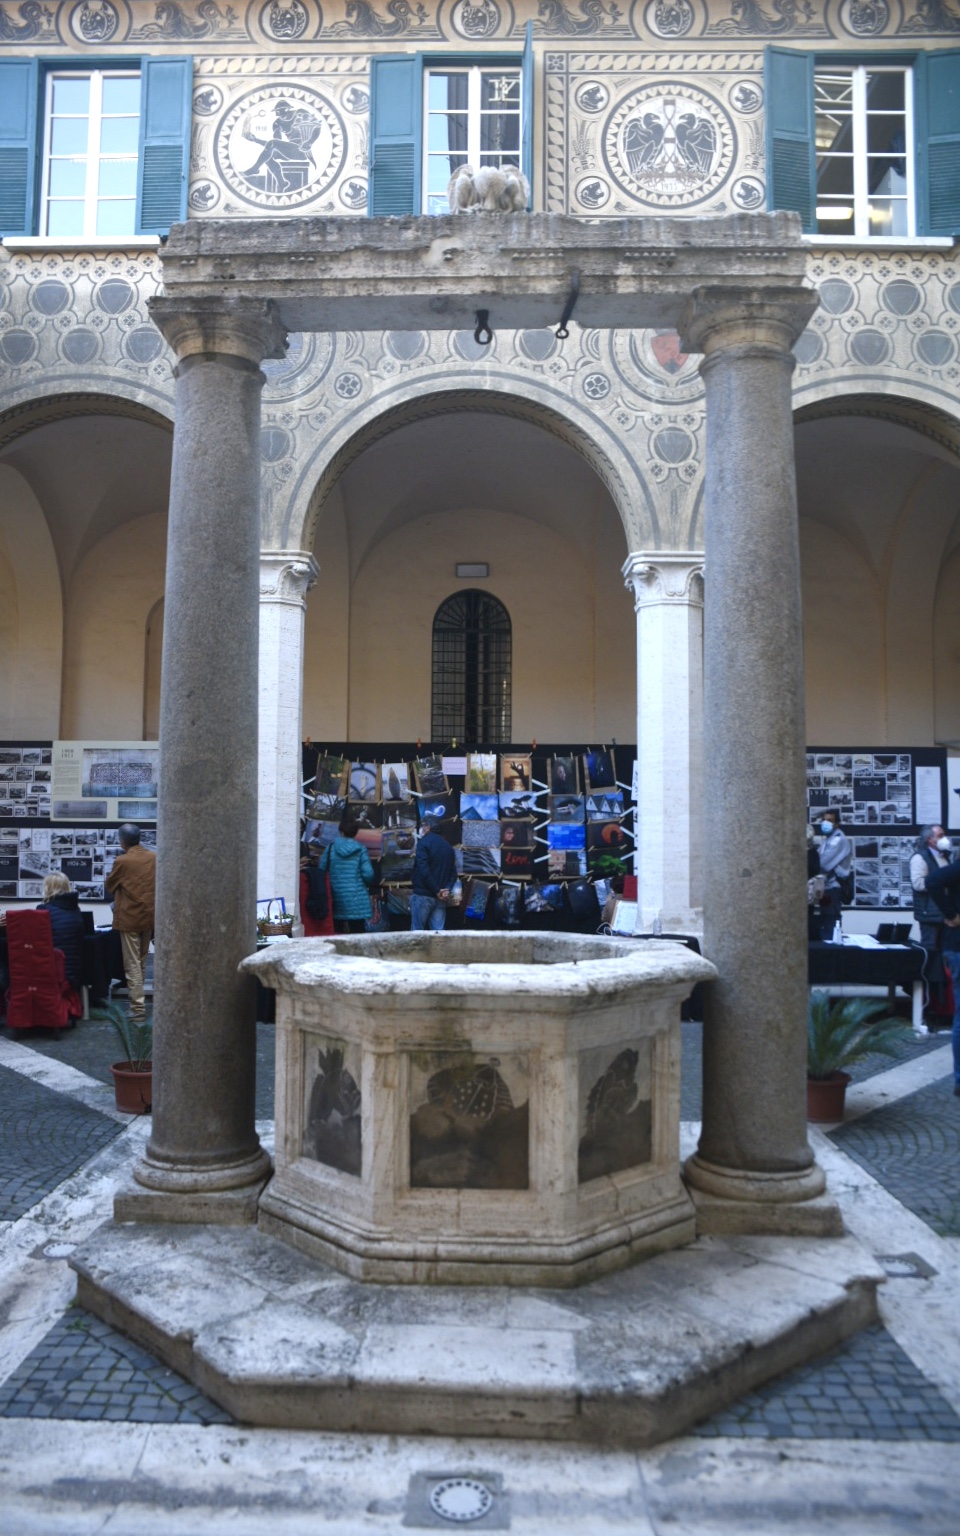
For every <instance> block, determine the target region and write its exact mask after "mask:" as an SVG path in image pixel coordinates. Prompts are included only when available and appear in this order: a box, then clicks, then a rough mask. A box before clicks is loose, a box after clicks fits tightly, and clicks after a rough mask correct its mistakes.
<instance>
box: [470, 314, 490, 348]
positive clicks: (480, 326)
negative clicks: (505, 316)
mask: <svg viewBox="0 0 960 1536" xmlns="http://www.w3.org/2000/svg"><path fill="white" fill-rule="evenodd" d="M473 339H474V341H475V342H476V343H477V346H478V347H489V345H490V343H491V341H492V340H493V332H492V331H491V329H490V311H489V309H478V310H477V328H476V330H475V331H474V333H473Z"/></svg>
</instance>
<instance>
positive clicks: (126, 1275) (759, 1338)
mask: <svg viewBox="0 0 960 1536" xmlns="http://www.w3.org/2000/svg"><path fill="white" fill-rule="evenodd" d="M71 1264H72V1266H73V1267H74V1268H75V1269H76V1271H77V1274H78V1299H79V1301H80V1302H81V1304H82V1305H83V1306H85V1307H88V1308H89V1309H90V1310H92V1311H95V1312H96V1313H97V1315H98V1316H100V1317H102V1318H103V1319H104V1320H106V1321H107V1322H110V1323H112V1324H113V1325H115V1326H117V1327H120V1328H122V1330H123V1331H124V1332H125V1333H128V1334H130V1335H131V1336H132V1337H133V1338H135V1339H136V1340H137V1341H138V1342H139V1343H140V1344H141V1345H143V1346H145V1347H146V1348H149V1349H150V1350H153V1351H155V1352H156V1353H157V1354H158V1355H159V1356H160V1358H162V1359H163V1360H165V1362H166V1363H167V1364H168V1365H171V1366H173V1367H174V1368H175V1369H177V1370H179V1371H181V1372H182V1373H183V1374H184V1375H185V1376H187V1377H188V1378H189V1379H190V1380H191V1381H193V1382H195V1383H196V1385H197V1386H199V1387H201V1388H202V1389H203V1390H204V1391H206V1392H207V1393H208V1394H209V1395H210V1396H211V1397H212V1398H213V1399H214V1400H215V1401H216V1402H219V1403H220V1404H221V1405H222V1406H223V1407H225V1408H227V1409H228V1410H229V1411H230V1412H231V1413H233V1415H234V1416H235V1417H236V1418H238V1419H241V1420H243V1421H244V1422H248V1423H258V1424H272V1425H282V1426H286V1427H288V1428H312V1429H337V1430H347V1429H350V1430H358V1431H375V1432H387V1433H394V1432H397V1433H414V1434H415V1433H444V1432H451V1433H454V1432H456V1433H461V1434H480V1435H483V1434H492V1435H505V1436H508V1437H523V1436H527V1437H536V1438H542V1439H552V1438H557V1439H568V1440H581V1441H602V1442H611V1443H621V1444H634V1445H640V1444H652V1443H655V1442H656V1441H658V1440H660V1439H663V1438H666V1437H667V1436H669V1435H671V1434H677V1433H678V1432H680V1430H681V1429H682V1428H684V1427H686V1426H688V1425H690V1424H692V1423H694V1422H696V1421H697V1420H699V1419H700V1418H702V1417H703V1416H704V1415H705V1414H708V1413H710V1412H713V1411H715V1410H717V1409H718V1408H720V1407H721V1406H724V1405H726V1404H727V1403H729V1402H731V1401H732V1400H734V1399H735V1398H737V1397H738V1396H740V1395H741V1394H742V1393H743V1392H744V1391H747V1390H749V1389H751V1388H752V1387H754V1386H756V1385H758V1384H759V1383H760V1382H762V1381H764V1380H767V1379H769V1378H770V1377H771V1376H773V1375H776V1374H778V1373H780V1372H782V1371H784V1370H787V1369H790V1368H791V1367H793V1366H794V1365H797V1364H799V1363H800V1362H801V1361H804V1360H807V1359H810V1358H811V1357H812V1356H814V1355H815V1354H817V1353H819V1352H820V1351H822V1350H824V1349H826V1348H829V1347H831V1346H833V1345H834V1344H836V1343H837V1342H839V1341H840V1340H841V1339H843V1338H845V1337H847V1336H848V1335H849V1334H851V1333H852V1332H854V1331H855V1330H856V1329H858V1328H860V1327H862V1326H864V1325H865V1324H866V1323H868V1322H870V1321H872V1320H873V1319H874V1318H875V1316H876V1295H875V1287H876V1284H877V1282H878V1280H879V1279H880V1277H881V1275H882V1271H880V1269H879V1267H878V1266H877V1265H875V1264H874V1263H873V1261H872V1260H871V1259H870V1258H869V1256H868V1255H866V1254H865V1253H864V1252H863V1250H862V1249H860V1248H859V1247H858V1245H857V1244H856V1243H854V1242H852V1241H851V1240H849V1239H832V1240H822V1241H815V1240H803V1239H760V1238H751V1239H718V1238H709V1239H708V1238H704V1239H700V1240H699V1241H698V1242H697V1243H695V1244H693V1245H691V1246H690V1247H688V1248H685V1249H681V1250H677V1251H675V1252H672V1253H668V1254H661V1255H659V1256H658V1257H656V1258H653V1259H651V1260H649V1261H648V1262H647V1263H645V1264H642V1265H639V1266H637V1267H635V1268H634V1269H631V1270H628V1271H625V1272H623V1273H621V1274H618V1275H613V1276H608V1277H606V1278H604V1279H602V1280H599V1281H596V1282H593V1283H592V1284H590V1285H585V1286H581V1287H580V1288H579V1289H578V1290H577V1291H576V1292H563V1293H561V1292H548V1291H536V1290H532V1289H531V1290H525V1291H522V1292H519V1291H517V1290H516V1289H514V1290H510V1289H509V1288H506V1287H480V1286H475V1287H454V1286H433V1287H430V1288H429V1291H425V1290H424V1288H422V1287H414V1286H394V1285H375V1286H374V1285H363V1284H360V1283H359V1282H356V1281H352V1280H349V1279H348V1278H346V1277H345V1276H343V1275H340V1274H338V1273H337V1272H336V1271H334V1270H332V1269H329V1268H328V1267H327V1266H325V1265H323V1264H321V1263H319V1262H317V1261H314V1260H309V1259H306V1258H305V1257H304V1256H303V1255H301V1254H299V1253H297V1252H296V1251H295V1250H293V1249H291V1248H287V1247H286V1246H285V1245H284V1244H282V1243H279V1242H277V1241H276V1240H274V1239H270V1238H267V1237H265V1236H263V1235H262V1234H260V1233H258V1232H257V1231H256V1230H255V1229H251V1228H221V1229H210V1228H203V1227H186V1226H184V1227H179V1228H177V1229H176V1230H174V1231H171V1229H170V1228H169V1227H167V1226H162V1225H158V1226H153V1227H150V1226H146V1225H142V1224H141V1225H137V1226H132V1225H116V1224H108V1225H107V1226H105V1227H103V1228H101V1229H100V1230H99V1231H98V1232H97V1233H95V1234H94V1236H93V1237H92V1238H91V1239H90V1240H89V1241H88V1242H87V1243H86V1244H85V1245H84V1246H83V1247H82V1248H81V1249H79V1250H78V1251H77V1252H76V1253H75V1254H74V1255H73V1257H72V1259H71Z"/></svg>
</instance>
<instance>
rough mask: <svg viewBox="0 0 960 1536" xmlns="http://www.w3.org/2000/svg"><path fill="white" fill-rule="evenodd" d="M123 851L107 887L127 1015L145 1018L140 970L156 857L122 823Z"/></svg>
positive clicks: (146, 941) (137, 833) (147, 936)
mask: <svg viewBox="0 0 960 1536" xmlns="http://www.w3.org/2000/svg"><path fill="white" fill-rule="evenodd" d="M119 837H120V847H121V848H122V849H123V852H122V853H120V854H118V855H117V857H116V858H115V859H114V861H113V868H112V869H111V871H110V873H109V875H108V876H107V878H106V882H105V884H106V888H107V890H108V891H109V893H110V895H111V896H112V897H113V926H114V928H115V929H116V930H117V932H118V933H119V934H120V943H121V946H122V948H123V973H124V975H125V976H126V978H127V995H128V997H129V998H130V1016H131V1018H134V1019H145V1018H146V1016H147V1004H146V999H145V997H144V995H143V970H144V966H145V964H146V960H147V951H148V950H149V948H150V940H151V939H152V937H153V920H154V902H155V891H156V883H157V856H156V854H155V853H152V852H151V851H150V849H149V848H141V846H140V828H139V827H135V826H134V825H133V823H132V822H130V821H128V822H125V823H124V825H123V826H122V827H121V828H120V833H119Z"/></svg>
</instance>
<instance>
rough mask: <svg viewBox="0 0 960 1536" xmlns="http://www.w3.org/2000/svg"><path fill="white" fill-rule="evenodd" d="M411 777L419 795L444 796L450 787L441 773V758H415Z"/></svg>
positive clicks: (444, 775)
mask: <svg viewBox="0 0 960 1536" xmlns="http://www.w3.org/2000/svg"><path fill="white" fill-rule="evenodd" d="M413 777H414V780H415V781H416V786H417V790H418V792H419V793H420V794H421V795H445V794H447V793H449V790H450V785H449V784H448V783H447V776H446V774H445V773H444V771H443V758H442V757H439V756H436V755H435V756H433V757H417V758H414V761H413Z"/></svg>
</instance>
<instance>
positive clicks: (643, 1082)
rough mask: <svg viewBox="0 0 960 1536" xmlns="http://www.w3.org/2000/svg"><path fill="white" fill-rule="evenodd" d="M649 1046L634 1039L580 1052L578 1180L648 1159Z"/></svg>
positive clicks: (650, 1134) (650, 1136)
mask: <svg viewBox="0 0 960 1536" xmlns="http://www.w3.org/2000/svg"><path fill="white" fill-rule="evenodd" d="M652 1049H653V1048H652V1044H651V1042H650V1041H649V1040H637V1041H635V1042H633V1043H631V1044H624V1045H622V1046H621V1047H619V1048H618V1047H616V1046H609V1045H607V1046H597V1047H595V1048H594V1049H593V1050H589V1051H582V1052H581V1053H580V1067H579V1072H580V1122H579V1125H580V1142H579V1147H578V1153H577V1161H578V1177H579V1181H580V1183H581V1184H586V1183H589V1181H590V1180H591V1179H599V1178H602V1177H603V1176H604V1175H605V1174H610V1173H619V1172H621V1171H622V1170H623V1169H625V1168H636V1167H639V1166H641V1165H642V1164H643V1163H649V1162H650V1161H651V1159H652V1157H653V1128H652V1108H651V1105H652V1089H651V1071H650V1068H651V1057H652Z"/></svg>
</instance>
